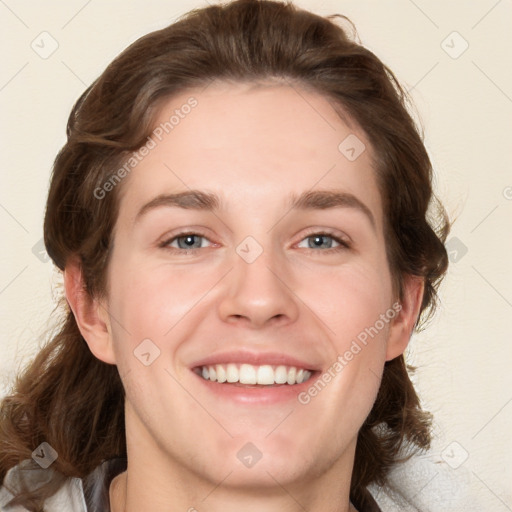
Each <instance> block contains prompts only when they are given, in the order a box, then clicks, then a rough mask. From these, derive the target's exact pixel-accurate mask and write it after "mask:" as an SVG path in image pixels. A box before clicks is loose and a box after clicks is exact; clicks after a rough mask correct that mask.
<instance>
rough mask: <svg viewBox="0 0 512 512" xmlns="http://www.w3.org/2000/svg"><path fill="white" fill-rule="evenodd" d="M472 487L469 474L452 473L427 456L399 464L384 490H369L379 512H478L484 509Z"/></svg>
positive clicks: (462, 470) (434, 457) (461, 469)
mask: <svg viewBox="0 0 512 512" xmlns="http://www.w3.org/2000/svg"><path fill="white" fill-rule="evenodd" d="M474 484H475V482H474V477H473V475H472V474H471V472H470V471H469V470H467V469H466V468H464V467H457V469H454V468H452V467H450V466H449V465H448V464H447V463H446V462H445V461H444V460H443V459H442V458H441V457H440V456H439V455H436V454H435V453H428V454H425V455H417V456H414V457H412V458H411V459H410V460H408V461H407V462H404V463H402V464H398V465H397V466H396V467H395V468H394V469H393V470H392V471H391V472H390V475H389V478H388V484H387V485H386V486H384V487H379V486H376V485H371V486H370V487H369V489H368V490H369V491H370V492H371V494H372V496H373V497H374V498H375V501H376V502H377V503H378V504H379V506H380V508H381V511H382V512H438V511H439V510H443V511H444V512H460V511H461V510H464V512H480V511H481V510H485V509H486V508H485V506H484V504H483V502H482V500H481V498H480V497H479V496H478V495H476V494H475V491H474Z"/></svg>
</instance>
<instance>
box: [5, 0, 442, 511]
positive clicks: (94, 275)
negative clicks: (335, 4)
mask: <svg viewBox="0 0 512 512" xmlns="http://www.w3.org/2000/svg"><path fill="white" fill-rule="evenodd" d="M341 18H343V17H341ZM335 19H336V16H333V17H328V18H323V17H320V16H317V15H314V14H312V13H310V12H307V11H304V10H301V9H298V8H296V7H294V6H293V5H291V4H284V3H280V2H274V1H265V0H263V1H262V0H238V1H234V2H231V3H229V4H227V5H223V6H219V5H216V6H210V7H207V8H204V9H198V10H194V11H191V12H190V13H188V14H187V15H185V16H184V17H183V18H181V19H180V20H178V21H177V22H176V23H174V24H172V25H170V26H168V27H167V28H164V29H162V30H159V31H156V32H153V33H151V34H148V35H146V36H145V37H142V38H140V39H139V40H138V41H136V42H135V43H133V44H132V45H131V46H130V47H128V48H127V49H126V50H125V51H124V52H122V53H121V54H120V55H119V56H118V57H117V58H116V59H115V60H114V61H113V62H112V63H111V64H110V65H109V66H108V67H107V69H106V70H105V71H104V73H103V74H102V75H101V76H100V77H99V78H98V79H97V80H96V81H95V82H94V83H93V84H92V85H91V86H90V87H89V88H88V89H87V90H86V91H85V92H84V93H83V94H82V96H81V97H80V98H79V99H78V101H77V102H76V104H75V106H74V107H73V110H72V112H71V115H70V117H69V121H68V126H67V142H66V144H65V145H64V147H63V148H62V149H61V151H60V152H59V154H58V156H57V158H56V160H55V164H54V169H53V175H52V180H51V187H50V190H49V195H48V202H47V209H46V216H45V221H44V239H45V244H46V248H47V251H48V254H49V255H50V257H51V258H52V260H53V261H54V263H55V265H57V267H58V268H59V269H61V270H63V269H64V268H65V266H66V264H67V263H69V261H70V258H72V257H78V258H79V262H80V265H81V269H82V272H83V275H84V282H85V287H86V290H87V292H88V293H89V294H90V295H91V296H97V295H101V294H104V293H105V274H106V269H107V265H108V261H109V254H110V248H111V244H112V230H113V227H114V224H115V221H116V217H117V212H118V202H119V190H120V189H121V187H122V185H119V186H118V187H117V188H116V190H114V191H112V192H111V193H109V194H106V196H105V197H104V198H103V199H102V200H98V199H97V198H96V197H95V194H94V191H95V189H96V188H97V187H98V186H101V184H103V183H105V181H106V180H107V179H108V178H109V173H110V172H111V170H112V169H116V168H118V167H117V166H119V165H120V164H121V162H122V161H123V160H124V159H125V158H126V156H127V155H129V154H130V152H132V151H134V150H137V149H138V148H140V147H141V146H142V144H143V143H144V142H145V141H146V138H147V137H148V135H149V134H150V133H151V128H152V121H153V119H154V115H155V113H156V111H157V108H158V105H159V104H160V102H161V101H163V100H165V99H167V98H169V97H170V96H171V95H173V94H176V93H178V92H182V91H184V90H186V89H188V88H192V87H197V86H201V85H202V86H204V85H206V84H208V83H209V82H210V81H211V80H214V79H220V80H230V81H235V82H236V81H239V82H240V81H245V82H251V81H252V82H254V81H260V80H267V79H276V78H277V79H281V80H283V79H284V80H285V81H289V82H290V83H293V84H297V85H302V86H304V87H308V88H310V89H313V90H315V91H317V92H319V93H321V94H323V95H324V96H325V97H327V98H329V99H330V100H332V102H333V103H334V104H336V105H339V106H341V107H342V109H343V111H344V112H346V113H348V114H349V116H350V117H351V119H353V120H355V121H356V122H357V123H358V124H359V125H360V126H361V127H362V129H363V130H364V131H365V133H366V134H367V136H368V138H369V140H370V142H371V144H372V147H373V149H374V154H375V155H376V158H375V160H376V162H375V171H376V176H377V180H378V183H379V187H380V190H381V195H382V198H383V204H384V214H385V219H386V226H385V229H386V240H387V252H388V259H389V264H390V269H391V274H392V276H393V278H394V282H395V285H396V289H397V291H398V293H399V294H400V293H401V289H402V279H403V276H404V275H414V276H420V277H421V278H423V279H424V282H425V290H424V296H423V303H422V307H421V317H420V318H422V319H424V318H425V317H426V315H427V314H428V313H429V311H432V310H433V306H434V305H435V304H434V302H435V297H436V289H437V286H438V284H439V282H440V280H441V278H442V277H443V275H444V273H445V271H446V268H447V255H446V251H445V248H444V245H443V242H444V241H445V238H446V234H447V231H448V220H447V218H446V215H445V213H444V210H443V209H442V207H441V206H440V205H439V204H438V203H435V204H434V203H433V201H434V199H435V198H434V196H433V192H432V169H431V164H430V160H429V157H428V155H427V152H426V150H425V147H424V145H423V142H422V139H421V136H420V134H419V133H418V129H417V127H416V126H415V123H414V121H413V119H412V118H411V116H410V114H409V113H408V111H407V96H406V94H405V92H404V90H403V89H402V87H401V86H400V85H399V83H398V82H397V80H396V79H395V77H394V75H393V73H392V72H391V71H390V70H389V69H388V68H387V67H386V66H385V65H384V64H383V63H382V62H381V61H380V60H379V59H378V58H377V57H376V56H375V55H374V54H373V53H372V52H370V51H369V50H367V49H365V48H364V47H362V46H361V45H359V44H358V43H356V42H354V41H353V40H352V38H351V37H349V36H348V35H347V34H346V32H345V30H344V29H343V28H342V27H341V26H340V25H338V24H337V23H335V22H334V20H335ZM432 204H434V206H436V205H437V207H438V208H439V212H440V224H439V227H438V228H434V227H433V226H431V224H430V223H429V220H428V218H427V209H428V208H429V205H432ZM436 231H437V233H436ZM63 308H64V310H65V318H64V319H63V322H62V325H61V326H60V330H59V331H58V332H57V333H56V334H55V335H54V337H53V338H52V339H51V341H50V342H49V343H48V344H47V345H46V346H45V347H44V348H43V349H42V350H41V351H40V353H39V354H38V355H37V357H36V358H35V360H34V361H33V362H32V363H31V364H30V366H28V367H27V369H26V370H25V371H24V373H23V374H22V375H21V376H19V377H18V379H17V381H16V385H15V390H14V392H13V394H12V395H10V396H8V397H6V398H5V399H4V400H3V403H2V406H1V415H0V479H3V478H4V476H5V474H6V472H7V470H8V469H9V468H10V467H12V466H14V465H16V464H18V463H19V462H21V461H22V460H24V459H30V456H31V452H32V450H34V449H35V448H36V447H37V446H38V445H39V444H40V443H41V442H43V441H46V442H48V443H49V444H50V445H51V446H52V447H54V448H55V449H56V450H57V452H58V458H57V460H56V461H55V462H54V464H53V465H52V468H54V469H55V470H56V471H58V472H59V473H61V474H62V475H64V476H74V477H84V476H85V475H87V474H88V473H89V472H90V471H92V470H93V469H94V468H95V467H96V466H97V465H99V464H100V463H101V462H102V461H103V460H106V459H109V458H113V457H117V456H123V455H125V454H126V445H125V432H124V415H123V406H124V391H123V386H122V383H121V380H120V378H119V374H118V372H117V368H116V367H115V366H113V365H108V364H105V363H103V362H101V361H99V360H98V359H96V358H95V357H94V356H93V355H92V354H91V352H90V351H89V349H88V346H87V344H86V342H85V340H84V339H83V338H82V336H81V334H80V332H79V330H78V327H77V324H76V322H75V318H74V316H73V314H72V312H71V310H70V309H69V307H68V306H67V304H64V305H63ZM418 324H419V320H418V322H417V326H418ZM429 443H430V416H429V415H428V414H427V413H425V412H424V411H422V410H421V407H420V403H419V398H418V396H417V395H416V392H415V390H414V388H413V385H412V383H411V381H410V378H409V375H408V369H407V366H406V364H405V361H404V357H403V356H400V357H397V358H395V359H393V360H392V361H389V362H387V363H386V365H385V368H384V374H383V378H382V384H381V388H380V391H379V393H378V397H377V400H376V402H375V404H374V406H373V409H372V411H371V413H370V415H369V416H368V418H367V419H366V421H365V423H364V424H363V426H362V428H361V429H360V432H359V436H358V442H357V448H356V458H355V466H354V470H353V476H352V482H351V495H352V497H353V499H354V498H356V497H358V496H360V495H361V494H362V493H364V489H365V488H366V486H367V485H368V484H370V483H372V482H375V483H377V484H384V483H385V481H386V475H387V472H388V470H389V468H390V467H392V466H393V465H394V464H396V463H397V461H399V460H400V458H401V457H402V456H403V454H404V452H405V448H411V449H413V450H414V449H417V448H420V449H425V448H427V447H428V446H429ZM411 453H412V452H411ZM56 487H57V485H55V484H54V485H53V487H51V486H50V485H48V486H46V487H43V488H41V490H40V491H39V492H38V493H36V494H34V493H32V494H30V493H25V494H23V495H21V494H20V495H19V496H18V497H17V498H15V500H14V501H13V503H15V502H16V503H23V504H25V506H27V504H28V505H29V506H30V510H40V509H41V508H38V507H40V506H41V505H38V504H37V503H41V502H42V499H43V498H44V497H45V496H48V495H50V494H51V493H53V492H55V489H56Z"/></svg>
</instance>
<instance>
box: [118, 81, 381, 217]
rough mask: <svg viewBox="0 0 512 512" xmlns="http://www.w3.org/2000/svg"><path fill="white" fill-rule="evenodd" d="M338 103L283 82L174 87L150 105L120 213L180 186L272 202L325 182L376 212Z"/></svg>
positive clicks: (236, 199)
mask: <svg viewBox="0 0 512 512" xmlns="http://www.w3.org/2000/svg"><path fill="white" fill-rule="evenodd" d="M338 110H339V109H335V108H334V105H333V103H332V102H330V101H329V100H328V99H327V98H325V97H324V96H322V95H320V94H319V93H315V92H312V91H307V90H305V89H303V88H300V87H298V86H289V85H282V84H280V85H275V84H274V85H255V84H232V83H225V82H220V83H219V82H214V83H212V84H211V85H209V86H208V87H207V88H206V89H202V90H201V89H191V90H188V91H185V92H183V93H180V94H179V95H177V96H174V97H172V98H171V99H168V100H167V101H165V102H164V103H162V104H161V105H160V107H159V111H158V114H157V116H156V119H155V123H154V129H153V132H152V134H151V136H150V137H151V144H150V145H151V146H152V148H151V149H150V150H149V151H148V152H147V154H146V155H145V156H143V157H142V158H141V157H140V155H139V161H138V163H137V164H136V166H135V167H134V169H133V171H132V172H130V174H129V176H128V178H127V179H126V182H125V183H124V184H123V189H124V190H123V194H122V196H123V198H122V200H121V212H120V214H121V213H123V215H127V216H129V217H131V218H132V220H133V217H134V215H135V212H136V210H137V207H138V206H139V207H140V205H141V204H143V203H144V202H147V201H149V200H151V199H152V198H154V197H155V196H157V195H158V194H162V193H172V192H176V191H184V190H187V189H201V190H207V191H209V192H213V193H215V194H217V195H219V196H220V197H221V199H222V200H223V201H222V202H223V204H228V205H229V204H230V203H231V204H238V206H240V207H241V206H244V207H246V208H249V207H252V208H254V207H255V206H256V205H258V204H259V207H260V208H262V207H268V208H271V207H272V206H273V205H276V207H277V205H278V204H284V201H285V200H288V199H289V197H290V195H291V194H295V195H299V194H301V193H303V192H305V191H308V190H314V189H330V188H333V189H337V190H339V189H343V190H344V191H346V192H349V193H352V194H354V195H356V196H358V197H360V198H361V199H363V200H364V201H365V202H366V203H370V204H371V208H372V209H374V210H376V211H374V214H375V217H376V218H377V219H378V218H379V215H380V204H381V202H380V195H379V192H378V189H377V186H376V181H375V176H374V171H373V162H372V154H371V147H370V144H369V142H368V141H367V139H366V136H365V134H364V132H363V131H362V130H361V129H360V128H359V127H358V126H357V125H356V123H354V122H351V121H350V119H349V118H348V116H344V119H345V120H347V119H348V122H349V123H350V125H349V124H347V123H346V121H345V120H343V119H342V118H341V117H340V115H339V113H338ZM148 140H150V139H148ZM347 141H348V142H347ZM347 149H349V152H348V153H347ZM352 149H353V150H354V151H351V150H352ZM354 152H356V154H355V156H356V157H357V158H353V157H354ZM359 153H360V154H359ZM224 199H225V200H224Z"/></svg>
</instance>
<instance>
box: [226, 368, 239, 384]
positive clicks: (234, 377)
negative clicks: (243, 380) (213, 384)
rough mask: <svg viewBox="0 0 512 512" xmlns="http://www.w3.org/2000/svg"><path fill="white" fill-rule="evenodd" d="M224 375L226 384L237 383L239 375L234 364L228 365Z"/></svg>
mask: <svg viewBox="0 0 512 512" xmlns="http://www.w3.org/2000/svg"><path fill="white" fill-rule="evenodd" d="M226 375H227V381H228V382H238V378H239V376H240V375H239V373H238V368H237V366H236V364H228V366H227V368H226Z"/></svg>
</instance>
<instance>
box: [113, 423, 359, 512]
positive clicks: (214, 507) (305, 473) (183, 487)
mask: <svg viewBox="0 0 512 512" xmlns="http://www.w3.org/2000/svg"><path fill="white" fill-rule="evenodd" d="M130 430H131V429H130V425H129V424H127V456H128V466H127V470H126V471H125V472H124V473H121V474H120V475H118V476H117V477H116V478H115V479H114V480H113V481H112V483H111V486H110V502H111V511H112V512H138V511H140V510H151V511H152V512H164V511H165V512H168V511H169V510H182V511H184V512H185V511H186V512H239V511H240V510H244V512H260V511H261V510H265V511H266V512H303V511H304V510H307V511H308V512H354V511H355V508H353V507H352V506H351V504H350V500H349V493H350V479H351V474H352V469H353V463H354V453H355V440H354V442H353V443H352V444H351V445H350V447H349V448H348V449H347V450H345V452H344V453H343V454H342V456H340V457H339V458H338V459H337V460H335V461H334V463H333V461H331V463H329V464H325V466H327V469H324V468H323V467H319V465H316V464H315V463H312V464H311V467H310V468H309V469H307V470H306V468H305V466H303V467H302V468H300V467H297V471H295V472H294V475H293V476H290V474H291V472H290V470H289V468H286V467H285V468H284V469H283V467H281V468H280V469H279V468H274V467H272V466H271V465H267V466H266V467H263V465H262V464H261V463H260V464H259V465H258V466H255V467H253V468H251V469H246V468H243V467H240V465H236V464H234V465H233V467H229V468H223V469H222V470H220V469H219V468H216V469H217V471H208V468H205V467H204V465H203V467H201V466H200V464H198V463H196V464H191V463H190V459H188V460H186V461H183V460H181V461H180V460H177V459H176V458H173V456H172V455H169V454H165V453H163V451H162V448H161V446H159V445H157V443H156V442H155V441H154V440H153V439H152V438H151V436H149V435H141V434H142V433H141V432H140V431H138V432H137V435H136V436H135V435H130V433H131V432H130ZM137 430H138V429H137ZM131 440H133V441H131ZM248 471H250V472H251V473H250V474H249V473H248ZM258 471H259V473H258ZM221 472H222V474H221ZM247 476H251V480H250V481H248V480H247V478H246V477H247ZM242 477H243V478H242ZM253 478H254V479H253Z"/></svg>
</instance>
